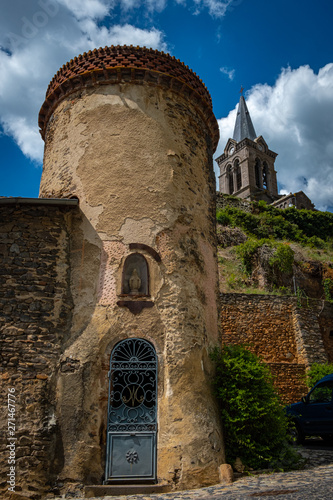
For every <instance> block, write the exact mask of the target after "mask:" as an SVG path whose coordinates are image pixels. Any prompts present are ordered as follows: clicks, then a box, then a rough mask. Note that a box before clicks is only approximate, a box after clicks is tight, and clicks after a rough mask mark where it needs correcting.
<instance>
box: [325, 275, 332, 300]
mask: <svg viewBox="0 0 333 500" xmlns="http://www.w3.org/2000/svg"><path fill="white" fill-rule="evenodd" d="M323 288H324V294H325V300H327V301H328V302H333V280H332V279H331V278H325V279H324V280H323Z"/></svg>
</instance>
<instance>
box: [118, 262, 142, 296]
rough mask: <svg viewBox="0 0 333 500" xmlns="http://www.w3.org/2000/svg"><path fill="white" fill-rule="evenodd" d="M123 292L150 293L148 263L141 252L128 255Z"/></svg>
mask: <svg viewBox="0 0 333 500" xmlns="http://www.w3.org/2000/svg"><path fill="white" fill-rule="evenodd" d="M121 293H123V294H126V295H127V294H128V295H148V294H149V273H148V263H147V261H146V259H145V258H144V256H143V255H141V254H140V253H132V254H131V255H129V256H128V257H126V260H125V263H124V268H123V276H122V287H121Z"/></svg>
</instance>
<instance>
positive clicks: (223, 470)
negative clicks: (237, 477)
mask: <svg viewBox="0 0 333 500" xmlns="http://www.w3.org/2000/svg"><path fill="white" fill-rule="evenodd" d="M219 478H220V483H221V484H231V483H233V481H234V471H233V470H232V467H231V465H230V464H222V465H220V466H219Z"/></svg>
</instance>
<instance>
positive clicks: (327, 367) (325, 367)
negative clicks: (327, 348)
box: [306, 363, 333, 387]
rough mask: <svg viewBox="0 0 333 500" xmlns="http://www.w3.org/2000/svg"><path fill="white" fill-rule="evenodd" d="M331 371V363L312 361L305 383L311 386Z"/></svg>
mask: <svg viewBox="0 0 333 500" xmlns="http://www.w3.org/2000/svg"><path fill="white" fill-rule="evenodd" d="M331 373H333V365H332V364H328V363H313V365H312V366H311V368H310V370H309V371H308V372H307V374H306V385H307V386H308V387H313V386H314V385H315V384H316V383H317V382H319V380H320V379H321V378H323V377H325V375H330V374H331Z"/></svg>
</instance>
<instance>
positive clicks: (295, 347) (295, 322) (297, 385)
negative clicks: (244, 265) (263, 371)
mask: <svg viewBox="0 0 333 500" xmlns="http://www.w3.org/2000/svg"><path fill="white" fill-rule="evenodd" d="M221 326H222V342H223V344H226V345H228V344H243V345H247V346H248V347H249V349H250V350H251V351H252V352H254V353H255V354H257V355H259V356H261V357H262V358H263V360H264V361H265V362H266V363H267V364H268V365H269V366H270V368H271V371H272V373H273V375H274V377H275V384H276V387H277V388H278V391H279V393H280V395H281V397H282V399H283V401H285V402H295V401H297V400H299V399H300V398H301V397H302V396H303V395H304V394H306V393H307V387H306V386H305V384H304V383H303V381H302V378H303V377H304V375H305V373H306V369H307V368H309V367H310V366H311V365H312V364H313V363H325V362H327V361H328V359H331V358H329V357H330V356H332V351H333V348H332V344H333V339H332V337H330V331H331V330H332V329H333V311H332V307H330V305H328V304H326V308H323V301H319V300H308V301H304V303H302V304H298V303H297V300H296V299H295V298H291V297H276V296H272V295H246V294H224V295H221Z"/></svg>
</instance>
